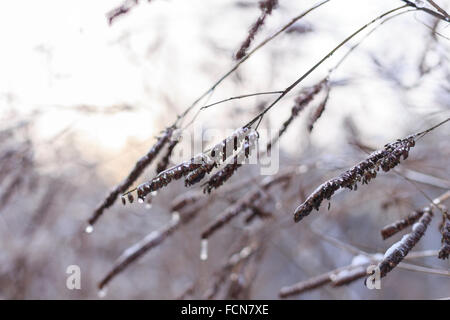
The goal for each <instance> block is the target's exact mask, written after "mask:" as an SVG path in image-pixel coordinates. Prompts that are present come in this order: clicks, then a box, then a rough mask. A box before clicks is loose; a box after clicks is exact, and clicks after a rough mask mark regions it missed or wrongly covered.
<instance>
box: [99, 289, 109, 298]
mask: <svg viewBox="0 0 450 320" xmlns="http://www.w3.org/2000/svg"><path fill="white" fill-rule="evenodd" d="M107 294H108V289H107V288H103V289H101V290H99V291H98V297H99V298H104V297H106V295H107Z"/></svg>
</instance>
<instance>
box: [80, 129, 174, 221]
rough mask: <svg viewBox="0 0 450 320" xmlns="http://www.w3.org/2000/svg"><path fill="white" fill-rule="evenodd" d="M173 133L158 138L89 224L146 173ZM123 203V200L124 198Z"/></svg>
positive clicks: (93, 215) (102, 203) (96, 211)
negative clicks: (146, 169)
mask: <svg viewBox="0 0 450 320" xmlns="http://www.w3.org/2000/svg"><path fill="white" fill-rule="evenodd" d="M172 133H173V127H169V128H167V129H166V130H165V131H164V132H163V134H162V136H161V137H159V138H158V140H157V141H156V143H155V144H154V145H153V147H152V148H151V149H150V150H149V151H148V152H147V154H146V155H145V156H143V157H142V158H141V159H139V160H138V162H136V164H135V165H134V168H133V170H131V172H130V173H129V174H128V176H127V177H126V178H125V180H123V181H122V182H121V183H120V184H119V185H117V186H116V187H115V188H114V189H113V190H111V191H110V193H109V194H108V195H107V197H106V198H105V199H104V200H103V201H102V202H101V203H100V204H99V205H98V206H97V208H96V209H95V211H94V213H93V214H92V216H91V218H89V221H88V222H89V224H90V225H93V224H94V223H95V222H96V221H97V220H98V219H99V218H100V216H101V215H102V214H103V212H104V210H105V209H107V208H109V207H111V206H112V205H113V204H114V202H115V201H116V199H117V197H118V196H119V194H122V193H124V192H125V191H126V190H127V189H128V188H129V187H130V186H131V185H132V184H133V183H134V182H135V181H136V179H137V178H139V176H140V175H141V174H142V172H144V170H145V168H147V166H149V165H150V164H151V163H152V161H153V160H154V159H155V157H156V156H157V155H158V154H159V152H160V151H161V150H162V148H163V147H164V146H165V145H166V144H167V142H169V139H170V137H171V136H172ZM122 202H123V198H122Z"/></svg>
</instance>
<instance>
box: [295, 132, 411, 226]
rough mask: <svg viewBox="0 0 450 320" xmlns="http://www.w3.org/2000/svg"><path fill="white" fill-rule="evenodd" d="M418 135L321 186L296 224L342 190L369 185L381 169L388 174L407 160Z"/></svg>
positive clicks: (297, 215) (299, 210)
mask: <svg viewBox="0 0 450 320" xmlns="http://www.w3.org/2000/svg"><path fill="white" fill-rule="evenodd" d="M415 137H416V135H411V136H409V137H407V138H405V139H402V140H398V141H396V142H392V143H389V144H387V145H386V146H385V147H384V149H382V150H378V151H375V152H373V153H372V154H370V156H369V157H368V158H367V159H365V160H364V161H361V162H360V163H358V164H357V165H355V166H354V167H352V168H351V169H349V170H347V171H345V172H344V173H342V174H341V175H340V176H338V177H336V178H333V179H331V180H328V181H327V182H325V183H323V184H322V185H320V186H319V187H318V188H317V189H316V190H315V191H314V192H313V193H312V194H311V195H310V196H309V197H308V198H307V199H306V200H305V201H304V202H303V203H302V204H301V205H300V206H298V207H297V209H296V210H295V212H294V220H295V222H298V221H300V220H301V219H303V218H304V217H306V216H307V215H309V214H310V213H311V211H312V210H313V209H316V210H319V207H320V205H321V203H322V201H323V200H325V199H328V200H329V199H330V198H331V196H332V195H333V194H334V193H335V192H336V191H337V190H338V189H341V188H349V189H350V190H356V189H357V183H358V182H361V183H362V184H367V183H368V182H369V181H370V180H372V179H374V178H375V177H376V176H377V172H378V171H379V169H380V168H381V169H382V170H383V171H385V172H387V171H389V170H391V169H392V168H394V167H395V166H397V165H398V164H399V163H400V159H401V157H402V156H403V159H406V158H407V157H408V154H409V150H410V148H412V147H414V145H415Z"/></svg>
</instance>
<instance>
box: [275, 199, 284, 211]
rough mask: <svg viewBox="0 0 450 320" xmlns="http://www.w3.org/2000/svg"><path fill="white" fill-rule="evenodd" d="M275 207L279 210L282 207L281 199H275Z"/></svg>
mask: <svg viewBox="0 0 450 320" xmlns="http://www.w3.org/2000/svg"><path fill="white" fill-rule="evenodd" d="M275 209H276V210H281V209H283V204H282V203H281V201H277V202H276V203H275Z"/></svg>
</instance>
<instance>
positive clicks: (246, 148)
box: [203, 131, 258, 193]
mask: <svg viewBox="0 0 450 320" xmlns="http://www.w3.org/2000/svg"><path fill="white" fill-rule="evenodd" d="M257 139H258V133H257V132H256V131H252V132H250V133H249V134H248V135H247V136H246V137H245V142H244V145H243V146H242V148H241V149H240V150H239V152H238V153H237V154H236V155H235V156H234V157H233V159H232V160H231V163H228V164H227V165H225V167H224V168H223V169H221V170H219V171H218V172H216V173H215V174H214V175H213V176H211V178H210V179H209V180H208V182H207V183H206V186H205V188H204V189H203V191H204V192H205V193H210V192H211V190H212V189H217V188H219V187H220V186H221V185H223V184H224V183H225V182H226V181H227V180H228V179H229V178H230V177H231V176H232V175H233V174H234V173H235V172H236V170H237V169H238V168H239V167H240V166H241V165H242V163H243V162H244V161H245V159H246V158H248V156H249V155H250V153H251V152H252V150H253V149H254V148H255V147H256V140H257ZM208 169H209V168H208ZM211 169H212V168H211ZM208 173H209V172H208Z"/></svg>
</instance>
